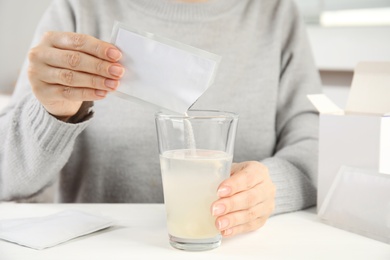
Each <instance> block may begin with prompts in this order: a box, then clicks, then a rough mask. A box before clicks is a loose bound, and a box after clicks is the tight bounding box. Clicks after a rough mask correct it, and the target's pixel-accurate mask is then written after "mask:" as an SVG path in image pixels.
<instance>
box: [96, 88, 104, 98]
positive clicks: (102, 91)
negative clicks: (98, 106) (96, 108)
mask: <svg viewBox="0 0 390 260" xmlns="http://www.w3.org/2000/svg"><path fill="white" fill-rule="evenodd" d="M95 94H96V95H97V96H99V97H105V96H106V95H107V91H104V90H100V89H98V90H95Z"/></svg>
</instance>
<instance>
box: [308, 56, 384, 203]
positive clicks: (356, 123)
mask: <svg viewBox="0 0 390 260" xmlns="http://www.w3.org/2000/svg"><path fill="white" fill-rule="evenodd" d="M308 98H309V99H310V101H311V102H312V103H313V105H314V106H315V107H316V108H317V110H318V111H319V112H320V134H319V165H318V183H317V186H318V198H317V207H318V209H319V210H320V209H321V206H322V203H323V201H324V199H325V197H326V196H327V194H328V192H329V189H330V187H331V185H332V183H333V181H334V179H335V177H336V175H337V173H338V171H339V169H340V167H341V166H343V165H349V166H352V167H357V168H365V169H370V170H373V171H376V172H380V173H387V174H390V62H362V63H359V64H358V65H357V67H356V69H355V73H354V77H353V81H352V86H351V90H350V94H349V97H348V102H347V107H346V109H345V111H344V110H342V109H340V108H339V107H337V106H336V105H335V104H334V103H333V102H332V101H331V100H330V99H329V98H327V97H326V96H325V95H322V94H320V95H309V96H308Z"/></svg>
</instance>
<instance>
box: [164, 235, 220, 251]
mask: <svg viewBox="0 0 390 260" xmlns="http://www.w3.org/2000/svg"><path fill="white" fill-rule="evenodd" d="M221 239H222V236H221V235H218V236H216V237H212V238H206V239H186V238H179V237H175V236H172V235H169V243H170V244H171V246H172V247H174V248H176V249H180V250H185V251H205V250H211V249H214V248H217V247H219V246H220V245H221Z"/></svg>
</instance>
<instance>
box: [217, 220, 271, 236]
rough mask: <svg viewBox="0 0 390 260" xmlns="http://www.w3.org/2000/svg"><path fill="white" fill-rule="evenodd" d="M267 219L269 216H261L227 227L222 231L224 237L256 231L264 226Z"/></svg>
mask: <svg viewBox="0 0 390 260" xmlns="http://www.w3.org/2000/svg"><path fill="white" fill-rule="evenodd" d="M267 219H268V218H267V217H261V218H258V219H255V220H253V221H251V222H248V223H245V224H243V225H239V226H235V227H232V228H228V229H225V230H223V231H222V232H221V234H222V236H223V237H233V236H235V235H238V234H242V233H247V232H250V231H255V230H257V229H259V228H261V227H262V226H264V224H265V222H267Z"/></svg>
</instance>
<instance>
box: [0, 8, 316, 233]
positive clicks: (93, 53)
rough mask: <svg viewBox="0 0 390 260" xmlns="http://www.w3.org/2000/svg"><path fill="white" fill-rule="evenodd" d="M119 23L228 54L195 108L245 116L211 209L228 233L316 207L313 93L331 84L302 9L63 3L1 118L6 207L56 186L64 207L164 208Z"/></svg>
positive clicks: (146, 115) (0, 181)
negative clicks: (114, 39)
mask: <svg viewBox="0 0 390 260" xmlns="http://www.w3.org/2000/svg"><path fill="white" fill-rule="evenodd" d="M116 20H118V21H120V22H122V23H125V24H128V25H129V26H131V27H133V28H137V29H139V30H143V31H148V32H152V33H155V34H158V35H160V36H163V37H166V38H170V39H173V40H176V41H180V42H183V43H185V44H188V45H192V46H194V47H197V48H201V49H204V50H206V51H209V52H212V53H215V54H217V55H220V56H221V57H222V61H221V64H220V66H219V70H218V73H217V76H216V78H215V81H214V84H213V86H211V87H210V89H209V90H208V91H207V92H206V93H205V94H204V95H203V96H202V97H201V98H200V99H199V100H198V101H197V102H196V103H195V105H194V106H193V108H196V109H218V110H226V111H232V112H236V113H238V114H239V115H240V126H239V131H238V133H237V137H236V149H235V155H234V156H235V157H234V161H235V162H236V164H234V165H233V167H232V174H231V177H230V178H229V179H227V180H225V181H224V182H223V183H221V185H220V187H219V189H218V191H217V194H218V196H219V199H218V200H217V201H216V202H214V203H213V205H212V207H211V213H212V214H213V215H214V216H216V226H217V227H218V228H219V229H220V230H221V232H222V234H223V235H224V236H226V237H229V236H234V235H237V234H240V233H245V232H249V231H253V230H256V229H258V228H260V227H261V226H262V225H264V223H265V222H266V220H267V219H268V218H269V216H270V215H271V214H278V213H283V212H289V211H294V210H299V209H302V208H305V207H309V206H312V205H314V204H315V200H316V189H315V181H316V177H315V175H316V161H317V153H316V152H317V145H318V144H317V130H318V129H317V128H318V125H317V124H318V115H317V113H316V112H315V110H314V109H313V107H312V106H311V105H310V104H309V102H308V101H307V99H306V95H307V94H313V93H318V92H320V83H319V79H318V74H317V72H316V69H315V66H314V63H313V61H312V57H311V54H310V48H309V45H308V42H307V39H306V36H305V28H304V25H303V23H302V21H301V19H300V18H299V15H298V14H297V11H296V8H295V6H294V5H293V3H292V1H290V0H279V1H275V0H263V1H258V0H240V1H237V0H209V1H173V0H131V1H128V0H116V1H105V0H83V1H77V0H55V1H54V2H53V3H52V5H51V6H50V8H49V9H48V11H47V12H46V14H45V15H44V17H43V19H42V21H41V23H40V25H39V27H38V29H37V32H36V35H35V39H34V41H33V46H34V48H32V49H31V51H30V52H29V58H28V60H27V61H26V63H25V66H24V69H23V71H22V73H21V76H20V79H19V81H18V84H17V88H16V90H15V93H14V95H13V99H12V104H11V106H10V107H9V109H8V110H7V111H6V112H5V113H3V114H2V115H1V117H0V140H1V142H2V143H3V144H4V145H3V146H1V147H0V156H1V157H0V165H1V172H0V174H1V175H0V189H1V194H0V199H2V200H14V199H18V198H26V197H29V196H32V195H34V194H36V193H39V192H40V191H41V190H42V189H44V188H45V187H46V186H48V185H49V184H50V183H53V182H54V181H56V180H58V183H59V186H58V191H57V199H56V200H57V201H58V202H106V203H108V202H134V203H135V202H143V203H148V202H162V201H163V193H162V185H161V176H160V169H159V160H158V152H157V142H156V134H155V126H154V121H153V113H154V111H152V110H149V109H148V108H144V107H141V106H138V105H137V104H132V103H128V102H126V101H123V100H119V99H117V98H116V97H113V96H111V95H109V93H110V92H112V91H115V90H116V89H117V88H120V86H119V84H120V79H121V77H122V76H123V73H124V70H125V68H123V67H122V65H121V64H120V59H121V55H122V54H121V52H120V50H118V49H117V48H116V47H115V46H113V45H112V44H110V43H108V41H109V40H110V36H111V30H112V27H113V24H114V21H116ZM91 108H92V110H93V111H91ZM275 190H276V192H275Z"/></svg>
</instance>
